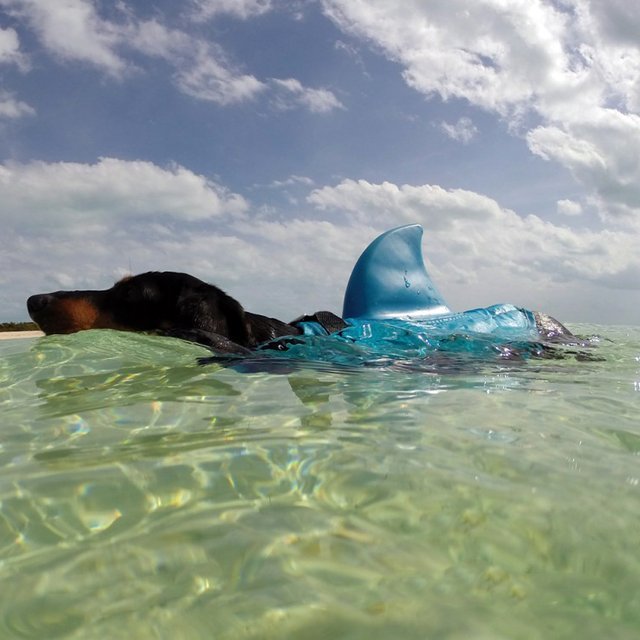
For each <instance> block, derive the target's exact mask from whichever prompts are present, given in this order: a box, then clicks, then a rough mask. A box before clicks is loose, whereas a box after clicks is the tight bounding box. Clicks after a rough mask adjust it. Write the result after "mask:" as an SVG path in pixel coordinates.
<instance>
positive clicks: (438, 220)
mask: <svg viewBox="0 0 640 640" xmlns="http://www.w3.org/2000/svg"><path fill="white" fill-rule="evenodd" d="M309 202H310V203H311V204H313V205H314V206H316V207H318V208H320V209H337V210H341V211H345V212H348V213H349V215H350V216H353V217H354V218H355V219H357V220H358V221H360V222H361V223H365V222H368V223H369V224H372V225H374V226H375V227H378V228H385V227H387V226H393V225H397V224H399V223H401V222H404V223H411V222H420V223H422V224H423V225H424V227H425V229H427V240H426V242H427V247H428V255H429V258H430V259H431V260H432V262H433V264H434V266H435V267H436V268H437V270H438V272H439V273H440V274H441V276H442V277H443V279H444V280H445V281H450V282H451V284H453V283H454V282H453V281H454V280H455V281H457V282H458V283H459V284H465V285H468V284H470V283H472V282H478V281H481V280H483V279H484V278H485V276H486V277H487V278H488V277H489V276H491V277H493V274H495V273H504V272H508V273H509V274H510V276H512V277H514V278H515V279H516V280H517V279H518V278H520V279H522V280H523V281H525V280H526V281H527V282H536V281H540V279H541V278H543V279H544V280H545V281H550V282H555V283H567V282H571V281H573V280H576V281H579V280H582V281H587V282H591V283H594V284H598V285H605V286H608V287H611V286H615V287H619V288H628V287H632V288H634V289H640V264H638V261H637V250H636V245H637V236H636V234H635V233H629V232H624V231H600V232H596V231H589V230H582V231H574V230H571V229H569V228H567V227H564V226H559V225H555V224H552V223H550V222H545V221H543V220H541V219H540V218H538V217H537V216H527V217H525V218H523V217H521V216H519V215H517V214H516V213H515V212H513V211H511V210H509V209H504V208H502V207H501V206H500V205H499V204H498V203H497V202H495V200H492V199H491V198H487V197H486V196H482V195H480V194H477V193H474V192H470V191H464V190H460V189H456V190H445V189H443V188H441V187H438V186H431V185H421V186H412V185H402V186H398V185H395V184H391V183H383V184H371V183H369V182H366V181H364V180H360V181H357V182H356V181H353V180H345V181H343V182H342V183H340V184H339V185H337V186H335V187H323V188H321V189H316V190H314V191H313V192H312V193H311V195H310V196H309ZM630 273H633V274H634V275H635V276H636V279H635V280H633V279H632V278H630V277H629V274H630Z"/></svg>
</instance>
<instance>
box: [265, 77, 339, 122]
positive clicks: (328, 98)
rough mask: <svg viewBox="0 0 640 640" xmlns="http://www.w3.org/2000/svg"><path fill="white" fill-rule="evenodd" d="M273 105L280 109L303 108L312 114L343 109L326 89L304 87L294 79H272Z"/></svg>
mask: <svg viewBox="0 0 640 640" xmlns="http://www.w3.org/2000/svg"><path fill="white" fill-rule="evenodd" d="M271 82H272V84H273V86H274V89H275V91H274V97H273V100H274V103H275V104H276V106H277V107H278V108H280V109H290V108H293V107H294V106H303V107H306V108H307V109H309V111H311V112H312V113H328V112H330V111H333V110H334V109H344V105H343V104H342V103H341V102H340V100H338V98H336V96H335V95H334V94H333V93H332V92H331V91H329V90H328V89H313V88H310V87H305V86H303V85H302V83H301V82H300V81H299V80H296V79H295V78H287V79H285V80H280V79H276V78H274V79H273V80H272V81H271Z"/></svg>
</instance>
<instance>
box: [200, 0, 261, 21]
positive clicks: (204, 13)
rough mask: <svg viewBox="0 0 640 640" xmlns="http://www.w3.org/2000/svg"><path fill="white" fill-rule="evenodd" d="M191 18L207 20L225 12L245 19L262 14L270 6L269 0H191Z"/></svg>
mask: <svg viewBox="0 0 640 640" xmlns="http://www.w3.org/2000/svg"><path fill="white" fill-rule="evenodd" d="M192 1H193V18H194V19H196V20H207V19H209V18H212V17H213V16H216V15H218V14H222V13H226V14H229V15H233V16H235V17H237V18H242V19H247V18H251V17H254V16H259V15H262V14H263V13H266V12H267V11H270V10H271V8H272V2H271V0H192Z"/></svg>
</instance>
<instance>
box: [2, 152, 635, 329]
mask: <svg viewBox="0 0 640 640" xmlns="http://www.w3.org/2000/svg"><path fill="white" fill-rule="evenodd" d="M294 181H295V182H299V184H301V185H306V184H307V181H306V180H300V181H298V180H297V179H295V180H294ZM308 205H309V207H308V208H307V209H306V210H305V207H304V206H301V207H300V209H299V217H298V218H297V219H294V220H287V221H286V222H284V221H281V220H279V214H278V213H277V212H272V213H269V212H265V211H263V212H262V215H256V211H257V210H258V209H256V208H252V207H251V206H250V205H249V203H248V202H246V201H245V200H244V199H243V198H242V197H241V196H239V195H237V194H234V193H231V192H229V191H228V190H227V189H225V188H224V187H223V186H221V185H219V184H217V183H214V182H212V181H210V180H207V179H206V178H205V177H203V176H199V175H197V174H194V173H193V172H190V171H188V170H186V169H184V168H182V167H179V166H173V167H169V168H161V167H157V166H155V165H153V164H151V163H148V162H140V161H138V162H132V161H124V160H117V159H113V158H111V159H103V160H100V161H99V162H97V163H96V164H92V165H83V164H78V163H52V164H46V163H42V162H36V163H29V164H24V165H20V164H4V165H0V226H1V227H2V229H3V235H2V237H1V238H0V245H1V246H2V251H0V282H2V284H3V286H2V290H1V291H0V303H1V304H2V305H3V306H2V309H3V314H5V315H7V317H11V318H13V319H19V318H22V317H24V314H25V312H24V303H23V299H24V298H26V296H27V295H28V294H29V293H35V292H38V291H47V290H54V289H58V288H100V287H107V286H110V284H111V283H112V282H113V281H114V280H115V279H116V278H117V277H119V276H120V275H122V274H123V273H125V272H128V271H133V272H135V273H137V272H141V271H146V270H162V269H170V270H178V271H186V272H189V273H193V274H194V275H196V276H198V277H201V278H203V279H205V280H207V281H209V282H213V283H215V284H218V285H219V286H222V287H223V288H224V289H225V290H227V291H228V292H229V293H230V294H232V295H234V296H235V297H236V298H238V299H239V300H240V301H241V302H242V303H243V304H244V305H245V306H246V307H247V308H248V309H250V310H253V311H256V312H261V313H267V314H270V315H273V316H275V317H280V318H283V319H290V318H292V317H295V316H296V315H299V314H300V313H304V312H311V311H315V310H317V309H319V308H328V309H331V310H334V311H336V312H338V313H339V312H340V311H341V304H342V295H343V292H344V289H345V286H346V282H347V279H348V276H349V273H350V271H351V268H352V266H353V264H354V263H355V260H356V259H357V257H358V255H359V254H360V252H361V251H362V250H363V249H364V248H365V246H366V244H367V243H368V242H369V241H371V240H372V239H373V238H374V237H375V236H376V235H377V234H378V233H380V232H381V231H383V230H385V229H387V228H390V227H392V226H397V225H399V224H403V223H412V222H419V223H422V224H423V225H424V228H425V255H426V256H427V258H428V260H429V265H430V270H431V272H432V274H433V276H434V279H435V281H436V284H437V285H438V287H439V288H440V290H441V291H442V293H443V294H444V295H445V298H446V299H447V300H448V302H449V303H450V304H451V305H452V306H453V307H454V308H458V309H461V308H470V307H473V306H476V305H486V304H491V303H495V302H501V301H507V302H513V303H516V304H522V305H524V306H528V307H530V308H540V309H543V310H546V311H549V312H552V313H556V314H557V315H560V316H561V317H565V318H566V317H570V319H571V318H573V319H575V318H576V317H577V318H580V319H582V320H585V319H589V315H588V314H589V310H590V308H591V306H590V304H591V303H590V300H600V299H609V300H615V295H614V294H613V293H612V290H613V288H620V289H621V288H625V287H626V288H627V289H634V290H635V291H627V292H626V293H624V294H621V295H624V296H626V299H627V302H628V300H629V299H630V297H631V296H633V295H636V297H637V290H638V288H639V287H640V267H639V264H638V259H637V252H636V246H637V235H634V234H633V233H628V232H625V231H617V232H614V231H601V232H595V231H587V230H583V231H578V232H576V231H572V230H570V229H568V228H566V227H563V226H559V225H554V224H551V223H548V222H544V221H542V220H541V219H539V218H537V217H535V216H528V217H526V218H522V217H520V216H519V215H517V214H516V213H515V212H513V211H510V210H509V209H505V208H503V207H501V206H500V205H499V204H498V203H497V202H496V201H495V200H492V199H491V198H488V197H486V196H483V195H481V194H478V193H473V192H470V191H464V190H445V189H443V188H441V187H437V186H431V185H417V186H412V185H401V186H399V185H395V184H392V183H382V184H372V183H369V182H366V181H353V180H344V181H343V182H341V183H340V184H338V185H336V186H325V187H321V188H318V189H315V190H313V191H312V192H311V193H310V194H309V197H308ZM334 211H336V212H338V213H339V214H340V215H339V216H336V215H333V213H334ZM331 220H333V221H331ZM9 273H10V274H12V275H11V278H10V279H9V278H7V277H3V276H2V274H9ZM506 274H508V277H507V276H506ZM603 287H606V289H603ZM605 290H606V292H607V295H606V297H605V296H603V295H602V291H605ZM578 299H579V300H580V305H581V306H577V303H576V300H578ZM627 306H628V305H627ZM569 313H571V316H568V315H567V314H569ZM595 317H597V315H596V316H595Z"/></svg>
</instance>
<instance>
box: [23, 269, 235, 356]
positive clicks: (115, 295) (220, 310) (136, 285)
mask: <svg viewBox="0 0 640 640" xmlns="http://www.w3.org/2000/svg"><path fill="white" fill-rule="evenodd" d="M27 309H28V311H29V315H30V316H31V318H32V319H33V320H34V322H36V323H37V324H38V325H39V327H40V328H41V329H42V331H44V332H45V333H46V334H52V333H73V332H75V331H82V330H84V329H119V330H123V331H168V330H174V329H199V330H202V331H209V332H212V333H217V334H220V335H222V336H226V337H228V338H230V339H231V340H234V341H235V342H238V343H239V344H245V343H246V341H247V328H246V322H245V315H244V310H243V309H242V306H241V305H240V303H239V302H237V301H236V300H234V299H233V298H231V297H230V296H228V295H227V294H226V293H224V291H222V290H221V289H219V288H218V287H215V286H214V285H210V284H207V283H206V282H203V281H202V280H198V279H197V278H194V277H193V276H190V275H187V274H185V273H175V272H170V271H165V272H154V271H152V272H148V273H142V274H140V275H137V276H128V277H126V278H123V279H122V280H120V281H119V282H116V284H115V285H114V286H113V287H111V288H110V289H105V290H100V291H96V290H88V291H55V292H53V293H41V294H37V295H33V296H31V297H30V298H29V299H28V300H27Z"/></svg>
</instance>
